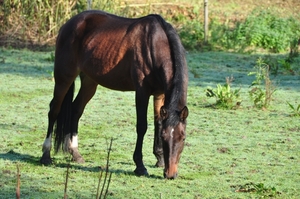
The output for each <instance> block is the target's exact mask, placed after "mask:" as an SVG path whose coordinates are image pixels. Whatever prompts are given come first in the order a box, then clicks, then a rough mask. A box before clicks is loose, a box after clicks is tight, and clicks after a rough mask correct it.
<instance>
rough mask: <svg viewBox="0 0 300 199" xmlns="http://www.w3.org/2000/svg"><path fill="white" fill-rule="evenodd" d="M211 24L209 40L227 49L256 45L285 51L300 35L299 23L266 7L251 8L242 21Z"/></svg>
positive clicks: (271, 49)
mask: <svg viewBox="0 0 300 199" xmlns="http://www.w3.org/2000/svg"><path fill="white" fill-rule="evenodd" d="M229 24H232V23H230V21H226V22H225V23H223V24H218V23H216V22H214V23H212V27H211V30H212V41H213V42H215V43H219V44H220V45H221V46H224V47H225V48H226V49H235V48H239V49H241V50H243V49H245V48H246V47H249V46H250V47H251V46H252V47H259V48H263V49H267V50H270V51H272V52H275V53H277V52H282V51H286V50H287V49H288V48H289V47H290V45H291V43H292V42H293V41H295V39H299V37H300V22H299V21H298V20H296V19H294V18H280V17H278V16H277V15H276V14H274V13H272V12H271V11H268V10H254V11H253V12H252V13H251V14H250V15H249V16H248V17H247V18H246V19H245V21H242V22H241V21H240V22H235V23H234V25H233V26H232V25H231V26H230V25H229Z"/></svg>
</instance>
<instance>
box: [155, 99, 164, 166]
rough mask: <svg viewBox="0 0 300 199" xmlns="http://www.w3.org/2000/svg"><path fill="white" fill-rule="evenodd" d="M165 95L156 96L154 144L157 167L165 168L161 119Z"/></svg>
mask: <svg viewBox="0 0 300 199" xmlns="http://www.w3.org/2000/svg"><path fill="white" fill-rule="evenodd" d="M164 99H165V95H164V94H161V95H154V97H153V102H154V144H153V154H154V155H155V157H156V159H157V162H156V164H155V166H157V167H164V165H165V162H164V154H163V147H162V139H161V128H162V126H161V118H160V108H161V107H162V106H163V105H164Z"/></svg>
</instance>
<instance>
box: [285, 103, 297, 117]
mask: <svg viewBox="0 0 300 199" xmlns="http://www.w3.org/2000/svg"><path fill="white" fill-rule="evenodd" d="M287 103H288V105H289V107H290V108H291V109H292V112H293V114H292V116H297V117H299V116H300V104H298V106H297V107H296V106H293V105H292V104H291V103H289V102H287Z"/></svg>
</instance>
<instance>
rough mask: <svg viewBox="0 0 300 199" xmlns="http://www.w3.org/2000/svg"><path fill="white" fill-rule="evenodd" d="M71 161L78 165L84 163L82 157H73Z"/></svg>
mask: <svg viewBox="0 0 300 199" xmlns="http://www.w3.org/2000/svg"><path fill="white" fill-rule="evenodd" d="M73 161H74V162H76V163H78V164H83V163H85V161H84V159H83V157H81V156H79V157H73Z"/></svg>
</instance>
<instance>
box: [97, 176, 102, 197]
mask: <svg viewBox="0 0 300 199" xmlns="http://www.w3.org/2000/svg"><path fill="white" fill-rule="evenodd" d="M102 174H103V171H101V172H100V176H99V181H98V187H97V195H96V198H99V190H100V183H101V178H102Z"/></svg>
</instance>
